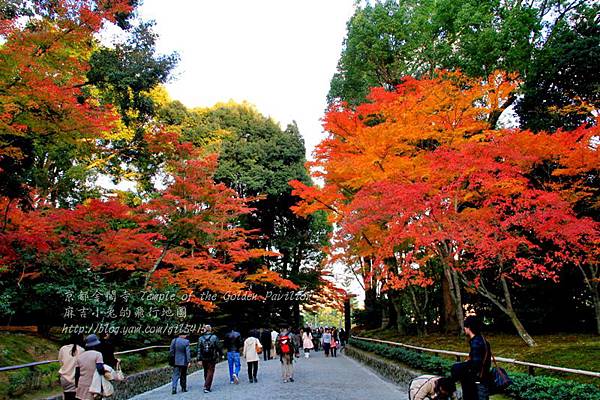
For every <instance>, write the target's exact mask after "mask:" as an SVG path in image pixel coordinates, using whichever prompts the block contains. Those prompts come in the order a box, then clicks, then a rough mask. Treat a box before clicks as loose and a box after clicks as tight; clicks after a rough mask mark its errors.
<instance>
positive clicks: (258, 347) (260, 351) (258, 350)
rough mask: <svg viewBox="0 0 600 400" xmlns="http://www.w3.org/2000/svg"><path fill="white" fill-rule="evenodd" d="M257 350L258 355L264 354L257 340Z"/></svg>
mask: <svg viewBox="0 0 600 400" xmlns="http://www.w3.org/2000/svg"><path fill="white" fill-rule="evenodd" d="M254 347H255V349H256V354H262V351H263V348H262V346H261V345H260V342H259V341H258V340H257V341H256V344H255V345H254Z"/></svg>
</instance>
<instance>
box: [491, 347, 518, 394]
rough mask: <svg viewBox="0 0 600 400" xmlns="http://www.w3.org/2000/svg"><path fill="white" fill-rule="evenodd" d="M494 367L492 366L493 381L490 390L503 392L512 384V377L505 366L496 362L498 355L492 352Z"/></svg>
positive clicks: (495, 392) (496, 392)
mask: <svg viewBox="0 0 600 400" xmlns="http://www.w3.org/2000/svg"><path fill="white" fill-rule="evenodd" d="M492 360H493V361H494V368H492V382H491V383H490V392H491V393H494V394H498V393H503V392H504V391H505V390H506V388H507V387H509V386H510V385H512V383H513V382H512V379H510V376H508V373H507V372H506V370H505V369H504V368H501V367H499V366H498V364H497V363H496V357H494V355H493V354H492Z"/></svg>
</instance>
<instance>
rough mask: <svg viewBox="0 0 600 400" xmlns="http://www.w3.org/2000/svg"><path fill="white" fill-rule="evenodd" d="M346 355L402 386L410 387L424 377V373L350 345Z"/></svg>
mask: <svg viewBox="0 0 600 400" xmlns="http://www.w3.org/2000/svg"><path fill="white" fill-rule="evenodd" d="M344 354H346V355H347V356H348V357H352V358H353V359H355V360H356V361H358V362H360V363H361V364H364V365H366V366H367V367H369V368H371V369H372V370H374V371H375V372H376V373H377V374H378V375H381V376H383V377H384V378H386V379H389V380H391V381H392V382H394V383H396V384H399V385H402V386H406V387H408V385H409V384H410V381H411V380H413V379H414V378H416V377H417V376H419V375H423V372H421V371H417V370H414V369H411V368H409V367H407V366H405V365H403V364H399V363H396V362H393V361H390V360H387V359H385V358H383V357H380V356H378V355H376V354H373V353H369V352H366V351H364V350H359V349H357V348H356V347H352V346H350V345H347V346H346V348H345V349H344Z"/></svg>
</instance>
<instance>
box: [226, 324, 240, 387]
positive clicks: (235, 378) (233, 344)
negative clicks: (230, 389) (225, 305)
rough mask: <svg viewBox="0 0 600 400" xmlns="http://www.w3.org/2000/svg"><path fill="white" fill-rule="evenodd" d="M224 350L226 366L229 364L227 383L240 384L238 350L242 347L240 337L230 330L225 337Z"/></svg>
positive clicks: (237, 333)
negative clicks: (225, 350) (225, 352)
mask: <svg viewBox="0 0 600 400" xmlns="http://www.w3.org/2000/svg"><path fill="white" fill-rule="evenodd" d="M223 341H224V342H225V348H226V349H227V364H229V383H235V384H236V385H237V384H238V383H240V378H239V376H240V369H242V366H241V364H240V350H241V349H242V348H243V347H244V343H243V342H242V335H241V334H240V333H239V332H238V331H236V330H235V329H234V328H231V330H230V331H229V333H227V334H226V335H225V339H224V340H223Z"/></svg>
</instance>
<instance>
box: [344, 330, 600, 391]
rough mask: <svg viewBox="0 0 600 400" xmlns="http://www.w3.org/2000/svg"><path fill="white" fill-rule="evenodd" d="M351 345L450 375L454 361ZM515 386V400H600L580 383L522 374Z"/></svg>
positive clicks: (398, 349) (373, 345)
mask: <svg viewBox="0 0 600 400" xmlns="http://www.w3.org/2000/svg"><path fill="white" fill-rule="evenodd" d="M350 344H351V345H353V346H355V347H356V348H358V349H361V350H364V351H368V352H371V353H375V354H377V355H380V356H382V357H385V358H388V359H390V360H393V361H397V362H400V363H402V364H405V365H407V366H409V367H412V368H416V369H420V370H423V371H427V372H430V373H434V374H437V375H447V374H448V372H449V371H450V368H451V367H452V364H453V363H452V361H450V360H446V359H444V358H441V357H436V356H433V355H429V354H421V353H417V352H416V351H413V350H409V349H405V348H403V347H396V346H391V345H386V344H380V343H372V342H367V341H364V340H359V339H353V338H351V339H350ZM509 375H510V377H511V379H512V381H513V384H512V385H511V386H510V387H509V388H508V389H507V390H506V394H507V395H508V396H510V397H512V398H513V399H516V400H573V399H577V400H600V388H598V387H596V386H594V385H588V384H582V383H577V382H573V381H569V380H565V379H557V378H551V377H547V376H530V375H527V374H524V373H521V372H511V371H509Z"/></svg>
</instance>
